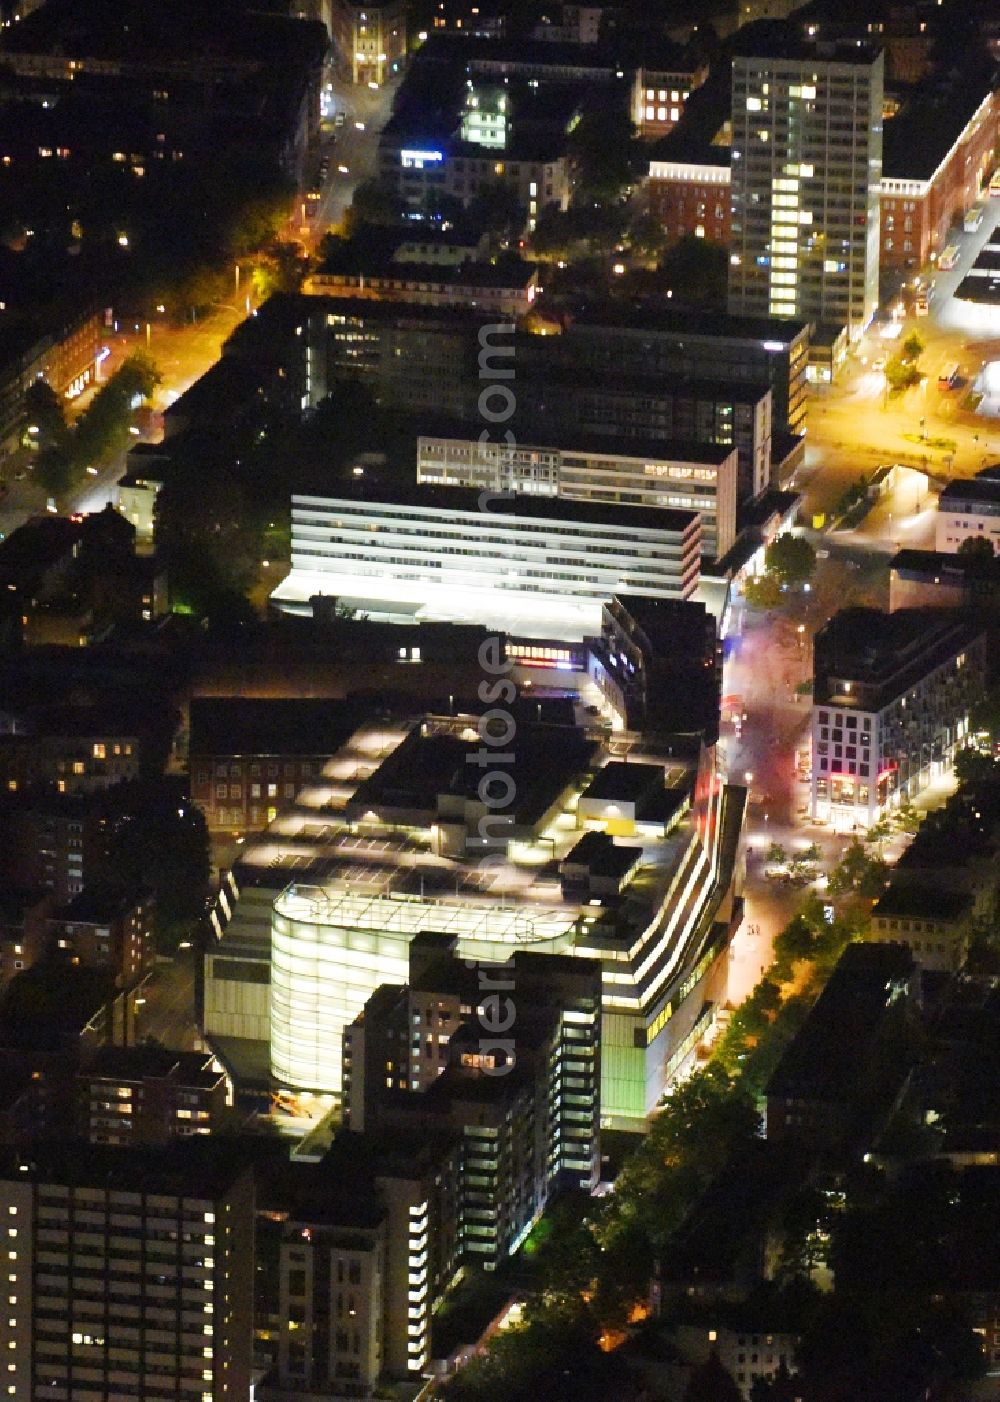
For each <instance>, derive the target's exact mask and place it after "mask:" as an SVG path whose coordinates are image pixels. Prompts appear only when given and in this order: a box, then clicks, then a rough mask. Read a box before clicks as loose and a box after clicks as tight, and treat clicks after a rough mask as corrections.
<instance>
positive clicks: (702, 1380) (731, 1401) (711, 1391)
mask: <svg viewBox="0 0 1000 1402" xmlns="http://www.w3.org/2000/svg"><path fill="white" fill-rule="evenodd" d="M742 1397H743V1394H742V1393H741V1392H740V1390H739V1388H738V1387H737V1386H736V1381H735V1379H734V1378H733V1375H732V1373H730V1372H728V1371H727V1369H725V1368H724V1367H723V1366H722V1362H721V1360H720V1358H719V1355H718V1353H717V1352H716V1350H715V1349H713V1350H712V1352H711V1353H710V1354H709V1355H708V1358H707V1359H706V1360H705V1362H704V1363H699V1364H698V1366H697V1367H696V1368H695V1369H694V1370H693V1371H692V1373H691V1378H690V1381H689V1382H688V1385H687V1387H686V1388H685V1389H684V1402H742Z"/></svg>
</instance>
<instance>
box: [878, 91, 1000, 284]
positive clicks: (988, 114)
mask: <svg viewBox="0 0 1000 1402" xmlns="http://www.w3.org/2000/svg"><path fill="white" fill-rule="evenodd" d="M998 136H1000V98H998V95H997V94H996V93H995V92H993V90H992V87H991V86H990V84H989V83H988V82H986V81H983V82H980V83H977V82H975V81H971V82H970V81H969V80H968V78H967V77H963V78H962V79H961V80H956V81H955V82H954V83H953V84H952V85H951V86H942V85H940V84H937V85H934V86H930V85H928V86H925V87H924V88H923V89H921V90H919V91H918V93H917V95H915V96H914V97H912V98H911V99H909V100H908V101H907V102H905V103H904V104H903V106H902V107H901V108H900V110H899V113H898V114H897V115H896V116H895V117H893V118H892V119H891V120H889V121H887V122H886V124H885V132H884V138H883V155H882V184H881V197H882V198H881V231H880V249H879V263H880V266H881V267H882V268H883V269H886V268H899V269H905V268H922V267H924V266H925V265H926V264H927V263H929V262H930V261H931V260H932V258H934V257H935V256H937V255H938V254H940V253H941V251H942V250H943V249H944V247H945V245H946V244H947V243H948V231H949V229H950V228H951V226H952V225H953V224H954V223H956V222H957V221H959V220H961V218H962V216H963V215H964V214H965V212H966V211H967V210H969V209H970V208H971V207H972V205H974V204H975V202H976V200H977V199H978V198H979V196H980V194H981V192H982V190H983V186H984V185H985V184H986V183H987V182H988V180H989V175H990V172H991V170H992V168H993V164H994V160H995V152H996V147H997V140H998Z"/></svg>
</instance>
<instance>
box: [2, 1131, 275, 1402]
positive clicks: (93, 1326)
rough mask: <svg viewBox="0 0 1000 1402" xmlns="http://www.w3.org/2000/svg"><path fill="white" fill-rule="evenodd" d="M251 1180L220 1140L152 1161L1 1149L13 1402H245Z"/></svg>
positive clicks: (140, 1153)
mask: <svg viewBox="0 0 1000 1402" xmlns="http://www.w3.org/2000/svg"><path fill="white" fill-rule="evenodd" d="M253 1211H254V1209H253V1181H252V1176H251V1172H250V1168H249V1165H248V1164H247V1161H246V1152H245V1149H243V1148H242V1147H236V1146H234V1145H233V1144H232V1143H227V1142H225V1141H223V1140H218V1139H215V1138H213V1137H212V1136H211V1135H209V1136H206V1137H204V1138H198V1139H191V1140H186V1141H184V1142H177V1143H173V1144H171V1145H167V1146H160V1147H158V1148H156V1149H149V1150H134V1149H133V1150H125V1149H111V1148H108V1147H106V1146H104V1145H88V1144H86V1143H81V1142H75V1141H72V1140H65V1139H63V1140H55V1141H52V1142H50V1143H45V1144H35V1145H34V1146H33V1147H32V1149H31V1152H30V1153H21V1152H19V1151H16V1150H11V1149H3V1150H0V1217H2V1219H3V1221H4V1223H5V1224H6V1226H5V1229H4V1234H5V1239H6V1243H7V1251H6V1261H7V1291H8V1295H7V1307H6V1308H5V1309H4V1311H3V1315H2V1317H0V1348H2V1350H3V1357H4V1358H5V1359H6V1360H8V1361H7V1372H6V1374H5V1377H6V1379H7V1392H8V1394H9V1395H10V1396H12V1397H14V1398H17V1399H20V1398H24V1399H26V1402H41V1400H42V1399H43V1398H46V1399H49V1398H51V1399H53V1400H54V1402H60V1399H62V1402H70V1399H72V1402H76V1399H83V1398H92V1399H94V1402H112V1399H114V1398H119V1397H143V1398H148V1399H150V1402H152V1399H154V1398H155V1399H163V1402H167V1399H172V1400H173V1402H181V1399H183V1402H209V1400H210V1402H232V1399H234V1398H237V1397H248V1396H249V1395H250V1360H251V1354H252V1344H253V1337H252V1330H253V1288H254V1263H253V1253H254V1247H253V1227H254V1222H253Z"/></svg>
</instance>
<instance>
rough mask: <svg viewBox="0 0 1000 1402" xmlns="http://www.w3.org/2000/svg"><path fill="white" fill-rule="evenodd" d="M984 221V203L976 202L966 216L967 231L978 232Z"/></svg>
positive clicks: (970, 232)
mask: <svg viewBox="0 0 1000 1402" xmlns="http://www.w3.org/2000/svg"><path fill="white" fill-rule="evenodd" d="M982 222H983V203H982V200H980V201H979V203H978V204H974V205H973V206H972V208H971V209H970V210H969V211H968V213H967V214H966V216H965V220H964V223H965V232H966V233H967V234H975V233H977V232H978V230H979V228H980V227H981V225H982Z"/></svg>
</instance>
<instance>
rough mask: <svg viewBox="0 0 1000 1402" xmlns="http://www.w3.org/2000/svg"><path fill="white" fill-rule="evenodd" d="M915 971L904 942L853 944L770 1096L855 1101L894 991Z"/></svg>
mask: <svg viewBox="0 0 1000 1402" xmlns="http://www.w3.org/2000/svg"><path fill="white" fill-rule="evenodd" d="M913 970H914V962H913V956H912V954H911V953H910V951H909V950H908V949H907V948H906V946H905V945H903V944H849V945H848V946H847V948H846V949H845V950H844V952H843V954H842V955H841V956H840V960H839V962H838V964H837V967H836V968H835V969H834V971H833V973H832V974H831V976H830V980H829V982H828V983H827V985H826V987H825V988H824V989H823V992H822V993H821V994H820V996H819V999H818V1000H817V1002H816V1003H815V1005H814V1006H813V1008H812V1010H811V1012H810V1013H809V1015H808V1017H807V1018H806V1020H805V1022H804V1023H803V1024H802V1026H801V1027H800V1028H799V1030H798V1032H797V1033H796V1034H795V1036H794V1038H793V1039H792V1041H791V1043H790V1044H789V1046H788V1047H787V1048H786V1050H785V1053H784V1055H783V1056H782V1058H781V1061H780V1062H779V1064H778V1066H777V1069H776V1070H775V1071H774V1073H773V1075H772V1076H771V1079H770V1080H769V1081H768V1083H767V1087H766V1094H767V1095H768V1096H794V1097H795V1098H806V1099H815V1100H825V1101H828V1102H830V1103H849V1102H850V1101H851V1100H852V1097H853V1096H854V1095H855V1094H856V1091H857V1088H858V1083H859V1080H860V1078H861V1077H862V1076H863V1075H864V1073H865V1069H866V1065H867V1061H868V1053H869V1049H870V1048H871V1046H872V1044H873V1040H874V1038H875V1037H876V1036H877V1034H878V1030H879V1024H880V1021H881V1018H882V1014H883V1013H884V1012H885V1009H886V1008H887V1007H888V1005H889V1002H890V1000H891V998H892V997H893V996H894V989H895V987H896V986H897V985H898V983H899V981H900V980H902V979H908V978H909V977H910V976H911V975H912V973H913Z"/></svg>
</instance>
